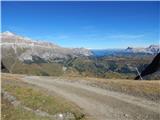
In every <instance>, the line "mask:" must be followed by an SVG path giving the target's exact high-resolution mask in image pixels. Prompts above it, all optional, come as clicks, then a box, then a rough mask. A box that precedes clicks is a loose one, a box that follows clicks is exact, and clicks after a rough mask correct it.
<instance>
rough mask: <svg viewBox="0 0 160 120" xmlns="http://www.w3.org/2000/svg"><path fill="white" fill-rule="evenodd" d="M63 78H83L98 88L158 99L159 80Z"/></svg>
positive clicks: (157, 100)
mask: <svg viewBox="0 0 160 120" xmlns="http://www.w3.org/2000/svg"><path fill="white" fill-rule="evenodd" d="M63 79H68V80H73V81H77V80H79V81H81V80H84V81H86V82H87V84H90V85H91V86H98V87H100V88H104V89H108V90H112V91H117V92H122V93H126V94H130V95H134V96H138V97H143V98H146V99H148V100H153V101H155V102H159V101H160V80H152V81H146V80H143V81H141V80H138V81H137V80H125V79H101V78H97V79H96V78H85V77H84V78H82V77H81V78H80V77H77V78H75V77H74V78H73V77H65V78H63Z"/></svg>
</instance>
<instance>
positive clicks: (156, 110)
mask: <svg viewBox="0 0 160 120" xmlns="http://www.w3.org/2000/svg"><path fill="white" fill-rule="evenodd" d="M23 80H24V81H25V82H27V83H30V84H34V85H37V86H39V87H42V88H45V89H47V90H49V91H54V92H56V93H58V94H59V95H61V96H63V97H64V98H65V99H67V100H70V101H72V102H74V103H75V104H77V105H78V106H79V107H81V108H82V109H83V110H84V112H85V113H86V114H88V115H89V116H91V119H95V120H160V105H159V104H158V103H154V102H152V101H147V100H144V99H141V98H137V97H133V96H130V95H125V94H122V93H118V92H113V91H109V90H104V89H101V88H97V87H91V86H89V85H86V84H84V83H79V82H71V81H67V80H59V79H58V78H49V77H37V76H29V77H28V76H27V77H25V78H24V79H23Z"/></svg>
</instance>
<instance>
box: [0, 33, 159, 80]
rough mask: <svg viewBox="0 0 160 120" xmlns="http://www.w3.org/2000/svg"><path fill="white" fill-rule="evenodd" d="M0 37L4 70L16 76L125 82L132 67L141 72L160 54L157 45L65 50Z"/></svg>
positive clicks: (10, 35)
mask: <svg viewBox="0 0 160 120" xmlns="http://www.w3.org/2000/svg"><path fill="white" fill-rule="evenodd" d="M0 37H1V43H0V45H1V53H2V55H1V60H2V63H1V64H2V65H3V67H4V68H5V70H4V71H6V70H7V71H9V72H10V73H18V74H19V73H21V74H31V75H48V76H50V75H51V76H54V75H56V76H57V75H71V76H91V77H95V76H98V77H103V78H104V77H105V78H125V79H126V78H127V79H128V78H134V77H135V76H136V75H137V74H136V72H135V69H133V68H134V67H138V69H139V70H140V71H142V70H143V69H144V68H145V67H146V66H147V65H148V64H149V63H150V62H151V60H152V59H153V57H154V56H155V55H156V54H157V53H158V52H159V51H160V49H159V46H158V45H151V46H149V47H147V48H132V47H128V48H126V49H106V50H89V49H85V48H64V47H61V46H59V45H56V44H53V43H49V42H43V41H36V40H32V39H29V38H27V37H23V36H19V35H16V34H14V33H11V32H3V33H1V34H0ZM96 58H97V59H96ZM130 66H132V68H131V67H130ZM154 76H155V77H154V78H153V77H151V79H159V78H160V77H159V76H158V74H155V75H154Z"/></svg>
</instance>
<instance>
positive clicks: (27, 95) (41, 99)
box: [2, 74, 85, 120]
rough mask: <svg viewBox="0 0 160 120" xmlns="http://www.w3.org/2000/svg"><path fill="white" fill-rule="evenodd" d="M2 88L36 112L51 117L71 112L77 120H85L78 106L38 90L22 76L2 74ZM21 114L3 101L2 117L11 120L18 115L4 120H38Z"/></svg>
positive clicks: (46, 119)
mask: <svg viewBox="0 0 160 120" xmlns="http://www.w3.org/2000/svg"><path fill="white" fill-rule="evenodd" d="M2 88H3V89H4V90H5V91H7V92H9V93H10V94H11V95H13V96H15V97H16V98H17V100H19V101H21V103H22V104H23V105H24V106H27V107H29V108H32V109H33V110H35V111H36V110H41V111H44V112H47V113H49V114H51V115H54V114H58V113H66V112H70V113H72V114H74V116H75V118H76V120H82V119H83V120H84V119H85V118H84V114H83V113H82V110H81V109H80V108H79V107H78V106H76V105H74V104H72V103H70V102H68V101H66V100H64V99H63V98H61V97H60V96H58V95H56V94H55V93H52V95H51V94H49V93H48V92H47V91H46V90H42V89H40V88H37V87H36V86H31V85H29V84H26V83H24V82H22V81H21V80H20V76H18V75H9V74H2ZM47 93H48V94H47ZM6 108H7V109H6ZM21 112H23V111H22V110H20V109H18V108H14V107H13V106H10V105H8V102H7V101H4V100H3V105H2V116H6V115H7V116H9V117H10V118H12V117H13V115H14V113H15V114H16V117H15V118H14V119H4V120H37V119H38V118H36V117H32V116H34V114H33V113H28V112H26V111H24V112H23V113H24V114H22V113H21ZM8 113H9V114H8ZM25 114H28V119H27V118H25V116H26V115H25ZM18 116H19V118H18ZM26 117H27V116H26ZM16 118H18V119H16ZM31 118H32V119H31ZM39 120H41V119H39ZM43 120H49V119H48V118H45V119H43Z"/></svg>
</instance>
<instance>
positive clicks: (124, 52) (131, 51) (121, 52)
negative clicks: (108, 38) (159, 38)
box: [92, 45, 160, 57]
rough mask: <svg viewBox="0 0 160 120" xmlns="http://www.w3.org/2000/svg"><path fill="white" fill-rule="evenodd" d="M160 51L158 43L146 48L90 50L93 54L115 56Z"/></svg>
mask: <svg viewBox="0 0 160 120" xmlns="http://www.w3.org/2000/svg"><path fill="white" fill-rule="evenodd" d="M159 52H160V46H159V45H150V46H149V47H146V48H133V47H128V48H126V49H104V50H92V53H93V54H94V55H95V56H99V57H100V56H110V55H112V56H115V55H128V54H130V55H131V54H153V55H154V54H157V53H159Z"/></svg>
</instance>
